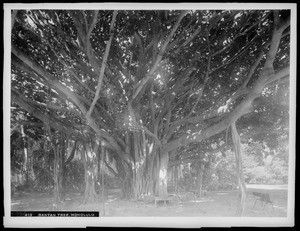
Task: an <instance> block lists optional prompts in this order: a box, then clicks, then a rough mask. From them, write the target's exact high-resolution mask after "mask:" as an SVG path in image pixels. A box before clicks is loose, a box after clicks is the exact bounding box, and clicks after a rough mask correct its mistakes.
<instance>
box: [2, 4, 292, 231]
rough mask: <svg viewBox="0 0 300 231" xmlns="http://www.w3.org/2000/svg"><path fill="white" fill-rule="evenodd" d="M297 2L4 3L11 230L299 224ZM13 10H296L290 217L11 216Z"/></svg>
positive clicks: (6, 178)
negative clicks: (296, 208)
mask: <svg viewBox="0 0 300 231" xmlns="http://www.w3.org/2000/svg"><path fill="white" fill-rule="evenodd" d="M296 6H297V5H296V4H292V3H282V4H279V3H222V4H220V3H176V4H175V3H173V4H169V3H68V4H65V3H42V4H11V3H5V4H4V33H3V34H4V78H3V86H4V87H3V96H4V97H3V99H4V101H3V111H4V116H3V128H4V139H3V140H4V149H3V153H4V157H3V158H4V161H3V167H4V168H3V169H4V175H3V177H4V178H3V182H4V189H5V190H4V206H5V210H4V212H5V217H4V226H5V227H23V228H25V227H86V226H109V227H145V226H146V227H174V228H184V227H189V228H196V227H205V226H206V227H232V226H251V227H264V226H267V227H277V226H281V227H282V226H293V225H294V208H295V141H296V137H295V133H296V130H295V129H296V128H295V124H296V41H297V40H296V26H297V25H296V22H297V11H296V9H297V8H296ZM13 9H103V10H113V9H117V10H133V9H134V10H140V9H143V10H149V9H153V10H166V9H168V10H170V9H172V10H176V9H177V10H182V9H187V10H190V9H201V10H208V9H231V10H238V9H290V10H291V49H290V51H291V53H290V57H291V58H290V59H291V70H290V121H289V122H290V130H289V133H290V136H289V139H290V140H289V142H290V159H289V188H288V211H287V217H286V218H282V217H271V218H269V217H262V218H260V217H259V218H256V217H242V218H237V217H195V218H194V217H176V218H172V217H164V218H162V217H99V218H66V219H63V220H62V218H50V217H43V218H38V217H34V218H30V217H10V208H11V198H10V190H9V189H10V158H9V156H10V155H9V153H10V102H11V98H10V65H11V61H10V60H11V53H10V49H11V41H10V37H11V31H10V28H11V10H13Z"/></svg>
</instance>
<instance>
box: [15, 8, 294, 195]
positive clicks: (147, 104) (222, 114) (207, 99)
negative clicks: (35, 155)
mask: <svg viewBox="0 0 300 231" xmlns="http://www.w3.org/2000/svg"><path fill="white" fill-rule="evenodd" d="M289 14H290V12H289V11H288V10H275V11H271V10H193V11H179V10H166V11H158V10H149V11H144V10H137V11H130V10H120V11H118V12H117V11H109V10H108V11H106V10H81V11H79V10H19V11H18V12H17V16H16V19H15V22H14V28H12V37H11V41H12V55H11V57H12V60H11V61H12V71H11V86H12V90H11V93H12V105H14V107H15V109H16V110H15V111H14V112H13V113H12V119H13V120H15V123H16V124H18V123H21V120H25V122H30V124H31V125H30V126H29V127H28V129H26V131H25V133H26V134H28V136H30V134H31V135H32V134H34V131H36V134H37V135H36V136H35V137H31V138H32V139H33V140H35V141H37V140H41V139H42V137H43V134H44V136H45V137H44V138H43V139H44V140H46V139H50V140H51V134H53V135H57V134H60V133H63V134H66V135H67V136H68V139H70V140H73V141H75V140H77V139H79V140H81V141H84V142H86V143H88V142H89V143H93V142H94V140H98V139H101V140H103V141H104V142H103V144H104V145H105V146H106V148H107V150H108V155H109V158H110V159H111V161H110V163H114V164H111V166H112V165H113V166H114V167H113V168H111V170H112V171H114V172H115V173H114V174H115V176H118V177H119V178H120V179H121V181H122V182H123V184H124V182H126V181H128V180H130V179H132V178H133V174H132V172H133V169H134V165H133V164H132V163H134V162H135V161H134V160H135V158H136V157H135V156H134V155H135V152H134V151H133V149H134V148H133V147H134V146H135V145H137V144H135V142H140V140H139V139H136V140H134V139H133V140H132V139H131V138H130V135H129V134H131V135H132V134H133V132H135V131H137V130H140V131H143V132H144V133H145V138H143V142H144V143H146V144H147V145H148V146H149V147H152V148H151V151H150V148H148V149H147V148H146V149H145V150H146V151H145V152H144V153H143V154H144V155H145V156H148V157H149V156H150V155H151V158H152V157H153V158H152V159H151V163H150V165H151V166H152V165H153V166H155V165H154V164H156V165H157V166H159V155H160V153H162V154H164V153H169V154H170V160H171V161H176V160H175V155H177V156H178V158H179V160H183V159H184V158H193V155H194V154H195V153H198V157H199V158H200V159H203V160H204V159H205V158H207V159H208V160H206V159H205V161H209V162H212V163H213V162H214V160H213V159H214V158H215V157H214V155H215V152H217V151H216V150H217V149H218V148H221V146H222V145H224V144H225V143H226V145H227V146H230V145H231V144H229V145H228V143H229V142H232V141H231V140H230V138H228V134H227V133H228V128H229V126H230V125H231V124H232V123H233V122H235V121H238V123H237V125H238V126H237V127H238V130H239V131H241V133H242V134H243V135H245V136H244V139H245V140H246V142H245V143H247V144H248V139H249V138H251V137H253V140H254V141H256V142H257V141H261V143H263V142H265V143H266V144H264V145H265V146H267V147H270V148H272V150H276V149H277V148H278V146H279V144H280V137H283V136H286V135H288V131H287V129H286V128H287V124H288V119H287V118H288V114H287V109H288V104H287V102H288V98H289V96H288V91H289V62H290V61H289V45H290V42H289ZM278 101H279V102H280V103H278ZM20 115H22V116H20ZM32 117H35V120H33V119H32ZM33 122H34V123H39V128H35V129H33V125H32V123H33ZM41 124H42V126H41ZM42 128H46V129H42ZM259 128H262V129H261V130H260V129H259ZM266 128H268V129H266ZM281 131H282V132H281ZM247 135H248V136H249V137H247ZM128 137H129V138H128ZM262 137H264V139H261V138H262ZM45 138H46V139H45ZM14 139H15V138H14ZM137 140H138V141H137ZM16 141H17V138H16V140H14V141H12V142H16ZM261 143H260V144H257V143H255V144H254V143H253V144H251V145H250V144H249V145H250V146H251V147H252V146H253V148H252V149H251V150H249V152H252V151H254V152H255V153H256V154H254V153H253V155H252V154H251V155H252V156H251V157H250V154H249V155H248V154H247V155H246V156H247V158H249V159H247V160H246V162H247V163H246V164H245V167H246V170H245V172H246V174H247V177H248V178H251V179H252V180H254V179H256V178H255V177H256V176H257V179H256V180H257V181H258V180H259V179H262V177H263V175H264V176H267V175H268V174H271V176H270V178H268V179H269V180H270V179H273V178H276V180H277V181H278V180H279V178H280V173H282V172H284V171H285V170H284V169H285V167H284V166H285V163H286V162H285V161H284V162H281V160H282V158H280V157H278V158H279V159H278V158H273V159H272V161H271V163H272V164H270V165H268V167H266V166H265V165H264V162H263V161H264V160H265V158H266V157H265V156H261V155H259V152H260V151H259V148H256V149H255V148H254V146H255V145H261ZM212 145H213V146H215V147H212ZM16 146H19V147H18V149H19V150H20V149H22V148H21V147H22V144H21V143H20V144H16ZM178 150H181V151H180V152H178ZM247 150H248V149H247ZM246 153H248V151H246ZM19 154H20V153H17V152H14V150H12V160H13V161H12V162H13V163H14V168H15V169H16V170H17V169H20V168H21V162H22V159H21V156H20V155H19ZM45 154H46V153H44V154H42V156H44V157H45ZM206 154H208V155H207V156H206ZM18 155H19V156H18ZM271 155H273V154H271ZM208 156H210V157H208ZM44 157H43V158H44ZM41 160H42V159H36V160H35V161H36V163H35V166H36V172H37V173H38V174H37V175H40V176H41V179H43V181H41V184H42V183H43V182H47V181H48V182H49V180H50V178H48V176H50V175H51V174H50V172H51V171H48V172H45V171H43V170H42V169H41V168H39V166H42V164H43V163H42V162H39V161H41ZM233 160H234V158H233V157H232V156H230V155H228V158H227V159H226V161H225V160H224V161H223V162H221V163H220V164H218V165H217V167H216V169H214V170H212V172H211V175H209V173H207V175H208V176H211V177H212V178H211V181H210V183H211V184H217V183H216V182H218V184H219V185H217V186H216V187H217V188H220V187H221V188H222V187H223V188H228V187H231V186H230V184H234V180H233V178H234V177H233V176H234V166H233V163H234V161H233ZM110 163H109V164H110ZM46 164H50V162H49V163H46ZM262 166H265V167H262ZM280 166H282V167H280ZM251 168H257V173H255V172H254V171H251V170H250V169H251ZM152 169H154V170H155V171H159V169H155V168H154V167H153V168H152ZM266 171H267V172H266ZM184 172H185V173H184V176H185V175H187V174H191V176H188V177H187V178H186V180H185V183H187V182H188V180H191V181H190V182H189V183H190V184H191V185H192V184H194V183H193V182H195V180H194V178H195V175H194V176H193V174H195V172H194V169H193V166H192V168H191V169H189V170H188V171H187V172H188V173H187V172H186V169H184ZM259 172H260V174H261V176H258V175H259ZM266 173H268V174H266ZM47 174H48V175H47ZM49 174H50V175H49ZM149 174H151V175H153V176H154V175H155V174H152V173H149ZM253 174H256V175H253ZM144 175H146V174H144ZM153 176H152V178H154V177H153ZM77 177H78V180H77ZM66 179H67V184H70V185H76V187H77V188H78V189H80V188H81V185H82V181H83V174H82V166H81V165H80V164H79V163H75V162H74V163H72V162H71V163H70V165H69V166H68V171H67V176H66ZM75 179H76V181H75ZM151 180H152V179H151ZM208 181H209V177H207V182H208ZM267 181H268V180H267ZM212 182H215V183H212ZM232 182H233V183H232ZM264 182H265V181H264ZM126 185H130V184H126ZM212 187H215V186H212Z"/></svg>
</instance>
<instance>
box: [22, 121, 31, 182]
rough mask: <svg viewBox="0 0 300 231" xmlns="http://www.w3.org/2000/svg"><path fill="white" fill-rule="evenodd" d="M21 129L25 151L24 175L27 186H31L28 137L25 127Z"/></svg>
mask: <svg viewBox="0 0 300 231" xmlns="http://www.w3.org/2000/svg"><path fill="white" fill-rule="evenodd" d="M20 127H21V135H22V142H23V145H24V148H23V151H24V162H23V168H22V169H23V173H24V175H25V186H26V187H27V186H29V173H28V149H27V147H26V146H27V145H26V144H27V142H26V136H25V132H24V127H23V125H21V126H20Z"/></svg>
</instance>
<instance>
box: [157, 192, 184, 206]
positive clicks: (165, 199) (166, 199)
mask: <svg viewBox="0 0 300 231" xmlns="http://www.w3.org/2000/svg"><path fill="white" fill-rule="evenodd" d="M174 200H176V202H177V204H179V200H180V198H179V196H178V195H176V194H168V195H167V196H166V197H159V196H155V199H154V203H155V206H157V203H159V202H161V201H163V202H164V204H165V206H167V202H168V203H170V202H174Z"/></svg>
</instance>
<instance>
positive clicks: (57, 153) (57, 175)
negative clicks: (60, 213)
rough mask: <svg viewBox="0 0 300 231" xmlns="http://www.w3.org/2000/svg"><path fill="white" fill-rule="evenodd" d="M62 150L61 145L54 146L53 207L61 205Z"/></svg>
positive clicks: (55, 208)
mask: <svg viewBox="0 0 300 231" xmlns="http://www.w3.org/2000/svg"><path fill="white" fill-rule="evenodd" d="M62 155H63V151H62V147H61V145H57V146H54V190H53V199H54V202H53V209H54V210H58V209H60V207H61V201H62V199H63V195H62V191H63V188H62V186H63V185H62V176H63V158H62Z"/></svg>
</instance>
